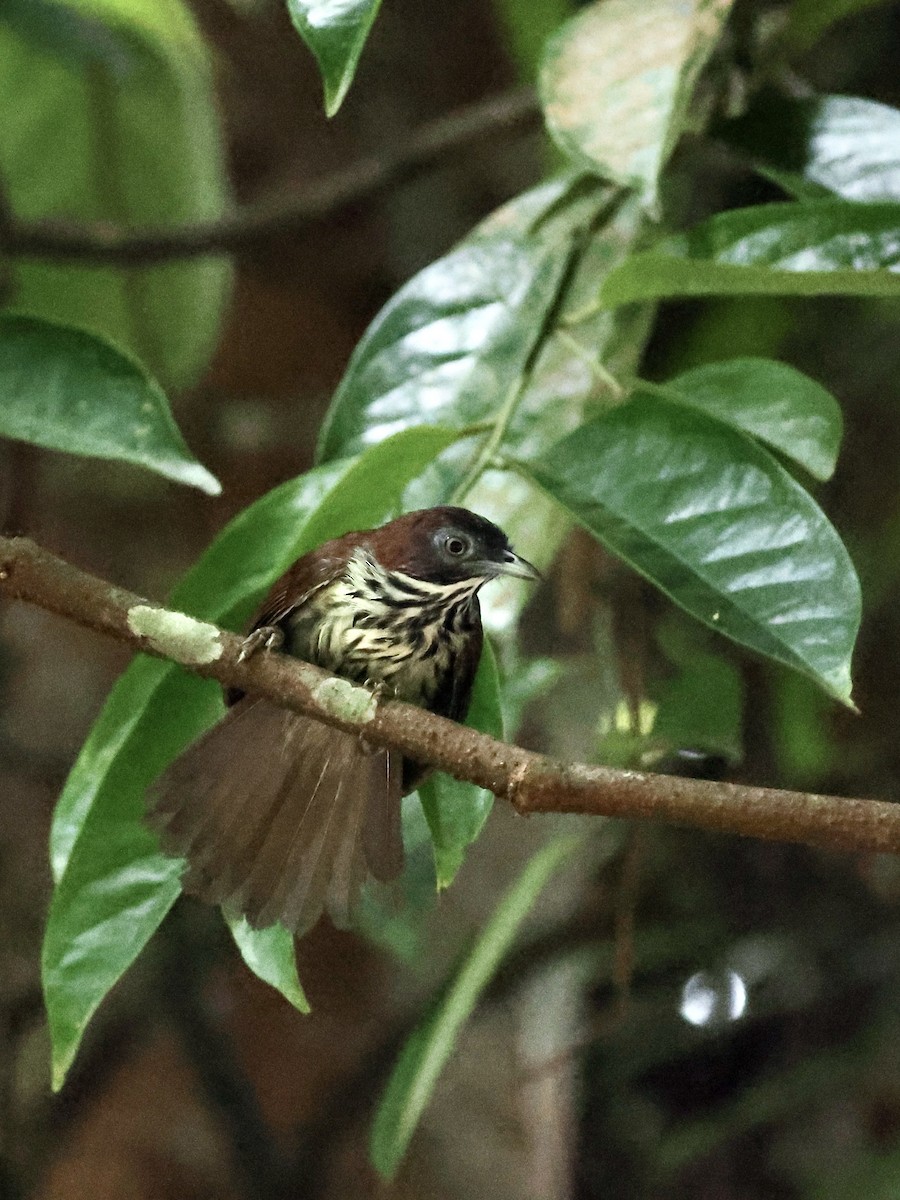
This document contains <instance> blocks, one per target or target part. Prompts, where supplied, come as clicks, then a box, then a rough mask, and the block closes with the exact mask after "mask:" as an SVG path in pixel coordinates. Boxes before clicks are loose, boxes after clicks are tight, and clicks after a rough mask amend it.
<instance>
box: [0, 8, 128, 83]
mask: <svg viewBox="0 0 900 1200" xmlns="http://www.w3.org/2000/svg"><path fill="white" fill-rule="evenodd" d="M0 24H3V25H8V26H9V27H10V28H11V29H12V30H14V31H15V32H16V33H17V34H18V35H19V37H20V38H21V39H22V40H23V41H24V42H26V43H29V44H32V45H34V46H35V47H37V48H39V49H42V50H46V51H48V52H49V53H51V54H54V55H56V56H58V57H59V58H60V59H62V60H63V61H68V62H73V61H74V62H91V63H98V62H99V63H102V64H104V65H106V66H108V67H109V68H110V69H111V70H113V71H115V72H117V73H121V74H124V73H125V72H127V71H128V70H130V69H131V68H132V67H133V66H134V53H133V50H132V49H131V47H130V46H129V45H128V42H127V40H126V38H125V37H123V36H122V35H121V34H119V33H117V32H116V31H115V30H112V29H110V28H109V26H108V25H104V24H103V22H102V21H98V20H97V19H96V18H95V17H93V16H91V15H90V14H89V13H87V12H84V13H82V12H78V11H77V10H76V9H75V8H73V7H72V5H71V4H69V3H67V0H0Z"/></svg>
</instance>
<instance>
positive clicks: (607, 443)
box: [528, 395, 860, 703]
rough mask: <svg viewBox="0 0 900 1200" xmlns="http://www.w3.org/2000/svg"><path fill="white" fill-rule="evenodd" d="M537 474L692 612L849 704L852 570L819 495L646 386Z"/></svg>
mask: <svg viewBox="0 0 900 1200" xmlns="http://www.w3.org/2000/svg"><path fill="white" fill-rule="evenodd" d="M528 470H529V472H530V473H531V474H532V475H533V477H534V478H535V479H536V480H537V481H538V482H539V483H540V484H541V485H542V486H543V487H544V488H545V489H546V490H547V492H548V493H549V494H550V495H552V496H553V497H554V499H556V500H557V501H558V502H559V503H560V504H562V505H564V506H565V507H566V508H567V509H568V510H569V511H570V512H571V513H572V514H573V516H574V517H575V518H576V519H577V520H578V521H580V522H581V524H583V525H584V526H585V527H586V528H587V529H589V530H590V531H591V532H592V533H593V534H595V536H597V537H598V538H600V540H601V541H603V542H604V543H605V544H606V545H607V546H608V547H609V549H610V550H612V551H613V552H614V553H616V554H617V555H619V556H620V557H621V558H623V559H625V561H626V562H628V563H630V564H631V565H632V566H633V567H634V568H635V569H636V570H638V571H640V573H641V574H642V575H644V576H646V577H647V578H648V579H649V580H650V581H651V582H652V583H654V584H656V585H657V587H659V588H661V589H662V590H663V591H664V592H665V593H666V594H667V595H669V596H670V597H671V598H672V599H673V600H674V601H675V603H676V604H679V605H680V606H681V607H682V608H684V609H685V610H686V611H687V612H689V613H691V614H692V615H693V616H695V617H697V618H698V619H699V620H700V621H702V622H703V623H704V624H706V625H708V626H709V627H710V628H712V629H716V630H718V631H719V632H720V633H722V634H724V635H725V636H726V637H730V638H732V639H733V640H734V641H736V642H739V643H740V644H741V645H744V646H748V647H749V648H751V649H752V650H755V651H757V652H758V653H760V654H763V655H765V656H766V657H768V658H772V659H775V660H777V661H778V662H782V663H786V664H787V665H788V666H791V667H794V668H796V669H798V670H800V671H802V672H803V673H805V674H807V675H809V676H811V677H812V678H813V679H814V680H816V682H817V683H819V684H820V686H822V687H823V688H824V689H825V690H826V691H827V692H829V694H830V695H832V696H834V697H836V698H837V699H838V700H841V701H842V702H844V703H849V702H850V690H851V680H850V657H851V654H852V651H853V644H854V641H855V638H856V633H857V630H858V627H859V619H860V595H859V583H858V580H857V578H856V572H855V571H854V569H853V564H852V563H851V562H850V559H849V557H848V555H847V551H846V550H845V549H844V546H843V543H842V542H841V540H840V538H839V537H838V535H837V533H836V532H835V530H834V528H833V527H832V526H831V524H830V523H829V521H828V520H827V518H826V517H825V514H824V513H823V512H822V511H821V509H820V508H819V507H818V505H816V503H815V501H814V500H813V499H812V498H811V497H810V495H809V494H808V493H807V492H806V491H804V489H803V488H802V487H800V485H799V484H798V483H796V482H795V481H794V480H793V479H792V478H791V476H790V475H788V473H787V472H786V471H785V470H784V469H783V468H782V467H781V466H779V464H778V463H777V462H776V461H775V460H774V459H773V458H772V457H771V455H769V454H768V453H767V452H766V451H765V450H763V449H762V448H760V447H759V446H757V445H756V444H755V443H754V442H752V441H751V440H749V439H748V438H745V437H743V436H742V435H741V434H739V433H736V432H734V431H733V430H731V429H729V428H727V427H726V426H724V425H722V424H720V423H719V422H717V421H712V420H710V419H709V418H708V417H705V416H703V415H701V414H700V413H697V412H692V411H690V410H689V409H687V408H681V407H679V406H678V405H672V404H668V403H665V402H663V401H659V400H656V399H654V398H651V397H650V396H645V395H644V396H642V395H638V396H637V397H636V398H635V399H633V400H632V401H631V402H629V403H628V404H625V405H623V406H621V407H620V408H618V409H615V410H614V411H613V412H611V413H610V414H609V415H608V416H607V417H605V418H602V419H600V420H597V421H593V422H591V423H590V424H588V425H585V426H584V427H583V428H582V429H580V430H579V431H578V432H577V433H575V434H572V435H570V436H569V437H568V438H565V439H564V440H563V441H562V442H560V443H558V444H557V445H556V446H554V447H552V448H551V449H550V450H549V451H548V452H547V453H546V454H545V455H543V456H542V457H540V458H539V459H537V460H535V461H534V462H532V463H530V464H529V465H528Z"/></svg>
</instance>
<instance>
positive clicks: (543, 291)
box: [319, 181, 608, 459]
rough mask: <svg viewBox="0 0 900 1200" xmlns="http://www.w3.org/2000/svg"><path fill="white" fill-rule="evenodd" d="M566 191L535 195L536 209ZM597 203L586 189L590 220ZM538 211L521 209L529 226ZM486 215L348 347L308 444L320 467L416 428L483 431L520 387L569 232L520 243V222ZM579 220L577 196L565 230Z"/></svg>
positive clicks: (562, 268) (596, 191) (597, 194)
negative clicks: (434, 425)
mask: <svg viewBox="0 0 900 1200" xmlns="http://www.w3.org/2000/svg"><path fill="white" fill-rule="evenodd" d="M570 186H571V182H570V181H564V182H562V183H554V184H552V185H545V187H543V188H542V189H540V193H539V194H540V197H541V198H542V201H543V204H542V208H543V210H546V209H549V208H552V207H553V206H554V205H557V204H560V202H561V201H562V200H563V199H564V198H565V195H566V190H567V189H568V188H569V187H570ZM605 197H608V192H604V191H603V189H601V188H599V187H597V188H595V187H592V186H591V187H590V188H589V205H590V209H595V208H596V207H597V205H598V204H600V203H602V202H603V199H604V198H605ZM542 208H538V209H537V211H536V212H535V211H534V209H533V208H531V207H528V208H526V209H525V211H526V213H527V214H528V216H527V218H526V219H527V220H529V221H530V222H534V221H536V220H537V219H538V218H539V217H540V216H541V215H542ZM504 211H505V210H501V213H500V214H494V217H493V218H491V219H490V220H489V222H488V223H486V225H485V226H484V227H482V228H481V229H479V230H476V231H475V233H474V234H473V235H472V236H471V237H469V238H467V239H466V240H465V241H464V242H463V243H462V244H461V245H460V246H458V247H457V249H456V250H453V251H452V252H451V253H450V254H448V255H446V256H445V257H444V258H442V259H439V260H438V261H437V262H436V263H433V264H432V265H431V266H429V267H426V268H425V270H424V271H422V272H420V273H419V274H418V275H416V276H415V278H414V279H412V280H410V282H409V283H408V284H406V285H405V287H403V288H401V289H400V291H399V292H397V294H396V295H395V296H394V297H393V298H392V299H391V300H390V301H389V302H388V303H387V304H386V305H385V307H384V308H383V309H382V310H381V312H380V313H379V314H378V316H377V317H376V318H375V320H374V321H373V323H372V324H371V325H370V326H369V328H368V330H367V331H366V333H365V334H364V336H363V338H362V340H361V341H360V343H359V345H358V346H357V348H356V350H355V352H354V354H353V357H352V359H351V360H350V365H349V366H348V368H347V372H346V374H345V376H344V378H343V380H342V382H341V385H340V387H339V388H338V390H337V393H336V394H335V397H334V400H333V401H332V405H331V408H330V409H329V413H328V418H327V420H326V423H325V426H324V428H323V430H322V436H321V438H320V442H319V454H320V457H321V458H324V459H329V458H334V457H335V456H337V455H345V454H354V453H356V452H358V451H359V450H360V449H361V448H362V447H363V446H365V445H371V444H372V443H374V442H378V441H380V440H381V439H382V438H384V437H387V436H388V435H390V434H392V433H396V432H397V430H399V429H406V428H409V427H410V426H412V425H419V424H421V423H423V422H428V423H431V422H441V423H443V424H447V425H452V426H454V427H456V428H466V427H468V426H471V425H478V424H481V423H484V422H490V421H491V420H492V419H493V418H494V417H496V415H497V414H498V413H499V412H502V410H503V407H504V403H505V402H506V401H507V400H508V399H509V396H510V393H511V390H512V389H516V388H517V387H518V386H519V384H520V382H521V379H522V375H523V372H524V370H525V366H526V364H527V363H528V362H529V359H530V357H531V355H532V352H533V350H534V348H535V346H536V344H537V343H538V341H539V339H540V337H541V335H542V333H543V318H544V316H545V315H546V314H547V313H548V311H549V310H550V308H551V307H552V306H553V304H554V302H555V301H556V299H557V296H558V292H559V289H560V285H561V282H562V280H563V276H564V274H565V272H566V268H567V265H568V264H567V260H568V255H567V252H566V248H567V244H568V242H569V239H571V237H572V227H571V224H566V225H564V227H563V228H562V230H561V231H560V232H559V234H558V235H556V234H555V231H556V229H557V227H558V225H557V223H554V225H553V226H552V230H548V232H547V233H546V234H545V236H544V237H537V236H533V237H528V236H525V235H523V231H522V217H521V215H520V211H518V210H516V209H515V208H513V207H512V206H510V209H509V210H508V211H506V213H505V215H506V219H505V220H504V219H503V214H504ZM584 216H585V206H584V204H583V203H581V202H580V197H579V198H578V199H577V200H576V201H575V202H574V213H573V220H574V221H575V223H576V225H577V224H579V223H580V222H581V221H582V219H583V218H584Z"/></svg>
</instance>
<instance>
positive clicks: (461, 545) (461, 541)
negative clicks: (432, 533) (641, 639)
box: [446, 537, 469, 558]
mask: <svg viewBox="0 0 900 1200" xmlns="http://www.w3.org/2000/svg"><path fill="white" fill-rule="evenodd" d="M446 546H447V553H448V554H452V555H453V557H454V558H459V557H460V556H461V555H463V554H465V552H466V551H467V550H468V549H469V543H468V542H467V541H466V540H465V538H461V537H448V538H447V541H446Z"/></svg>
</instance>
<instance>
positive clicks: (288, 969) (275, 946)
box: [228, 917, 310, 1013]
mask: <svg viewBox="0 0 900 1200" xmlns="http://www.w3.org/2000/svg"><path fill="white" fill-rule="evenodd" d="M228 925H229V928H230V929H231V935H232V937H233V938H234V941H235V945H236V946H237V948H238V950H239V951H240V952H241V957H242V958H243V960H244V962H245V963H246V964H247V966H248V967H249V968H250V970H251V971H252V972H253V974H254V975H257V976H258V977H259V978H260V979H262V980H263V981H264V982H265V983H268V984H270V985H271V986H272V987H273V988H275V989H276V991H279V992H281V994H282V996H284V998H285V1000H287V1001H288V1003H289V1004H293V1006H294V1008H296V1009H299V1011H300V1012H302V1013H308V1012H309V1011H310V1008H309V1001H308V1000H307V999H306V996H305V995H304V992H303V988H302V987H301V986H300V980H299V978H298V976H297V961H296V959H295V957H294V935H293V934H292V933H289V932H288V930H287V929H285V928H284V926H283V925H269V926H268V928H266V929H253V928H252V926H250V925H249V924H248V922H247V919H246V917H229V918H228Z"/></svg>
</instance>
